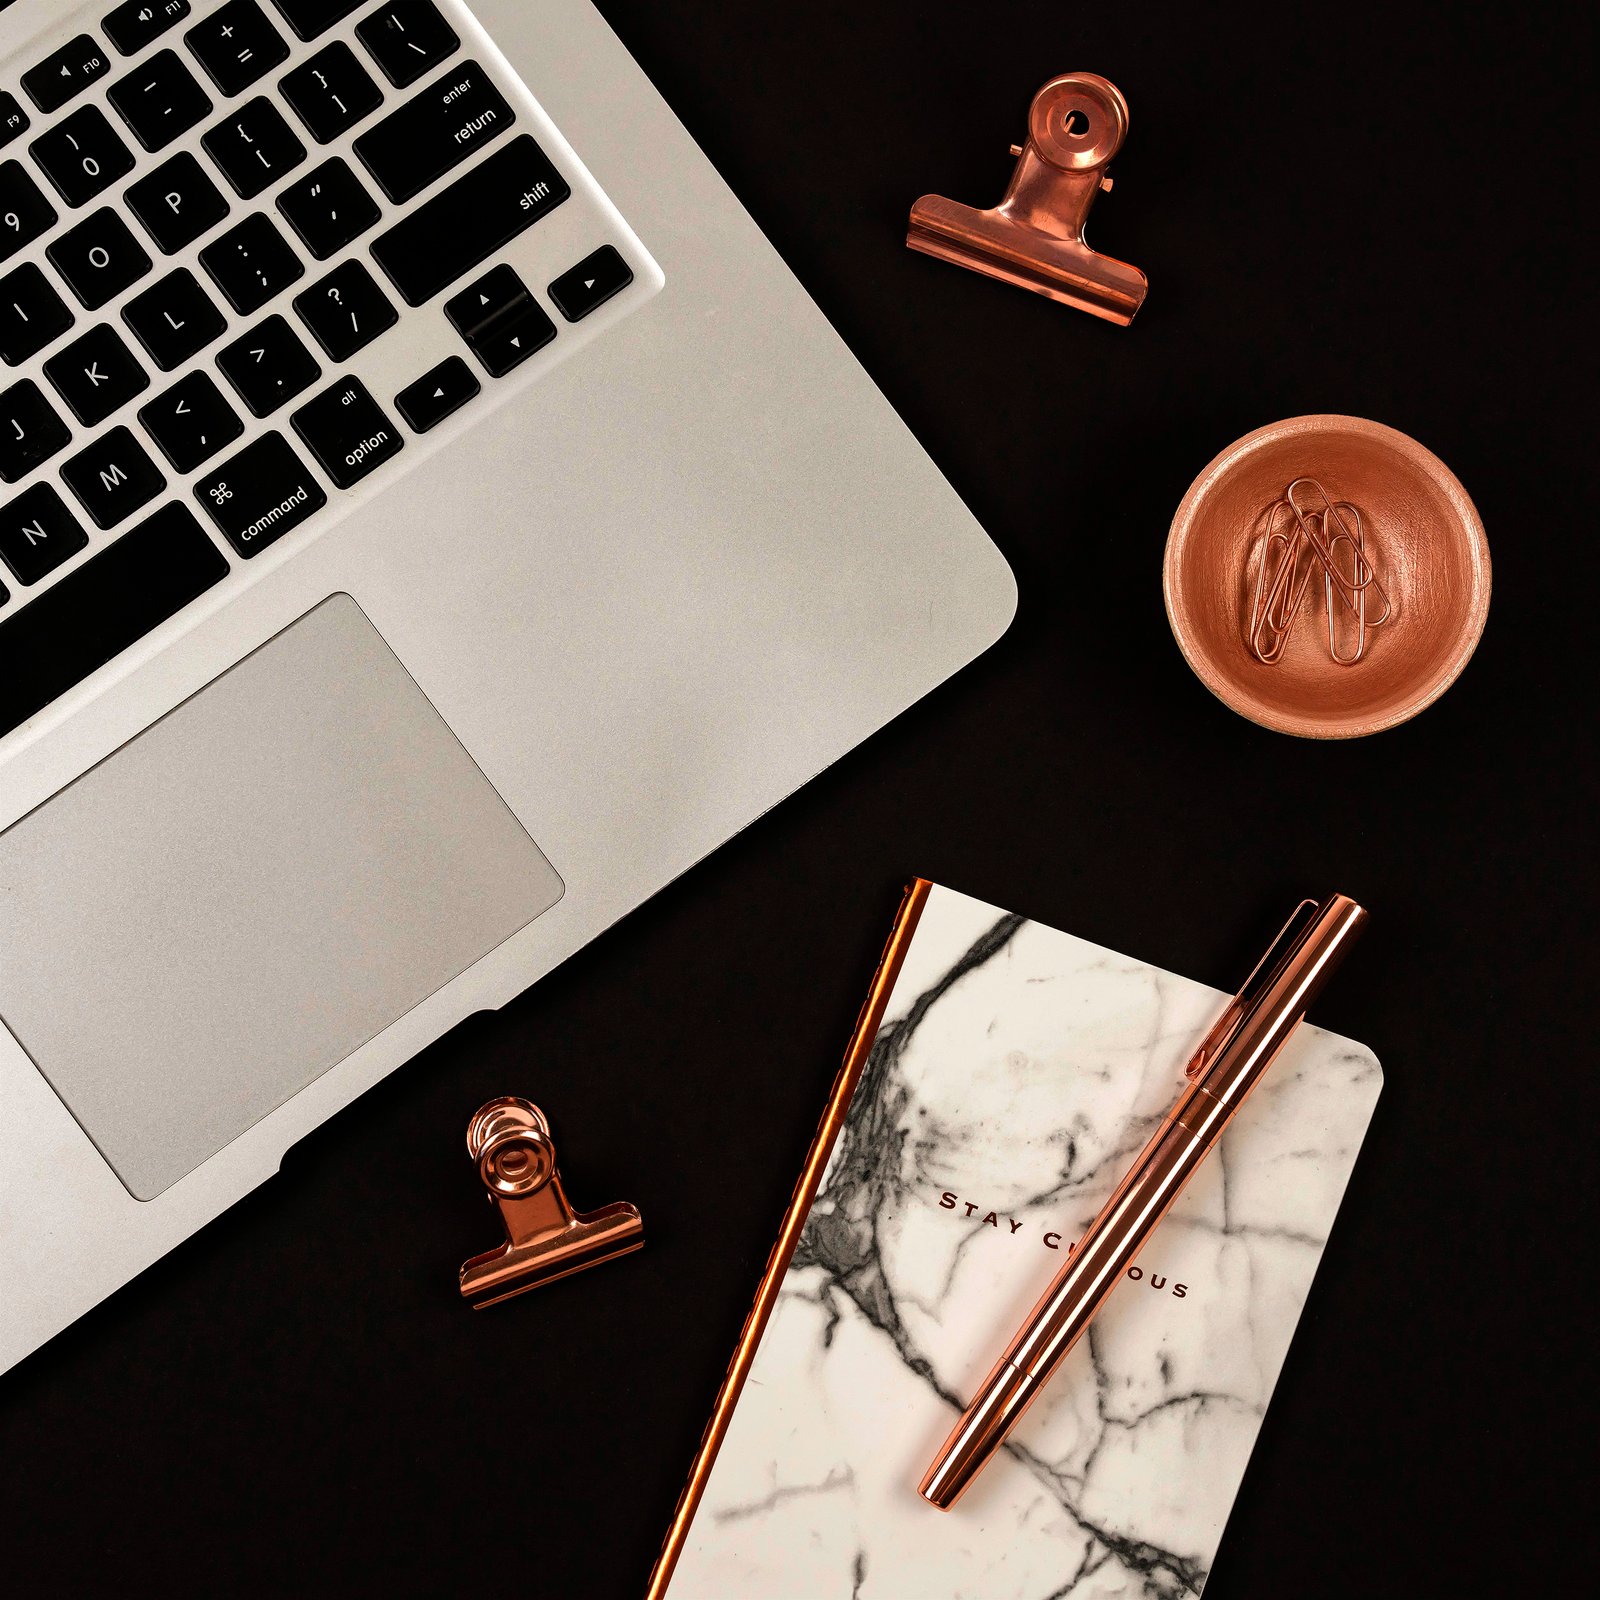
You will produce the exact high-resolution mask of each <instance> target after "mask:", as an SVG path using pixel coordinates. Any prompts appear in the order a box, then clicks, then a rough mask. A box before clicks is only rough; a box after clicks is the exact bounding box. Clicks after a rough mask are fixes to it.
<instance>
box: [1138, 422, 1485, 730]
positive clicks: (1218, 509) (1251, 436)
mask: <svg viewBox="0 0 1600 1600" xmlns="http://www.w3.org/2000/svg"><path fill="white" fill-rule="evenodd" d="M1301 478H1313V479H1315V480H1316V481H1317V483H1318V484H1319V485H1320V486H1322V488H1323V489H1324V491H1325V493H1326V494H1327V496H1328V498H1329V500H1330V502H1333V503H1336V504H1340V505H1348V506H1353V507H1359V508H1360V513H1361V518H1362V527H1363V531H1364V541H1365V546H1366V548H1367V549H1368V550H1370V551H1371V552H1373V553H1374V554H1373V559H1374V561H1375V563H1376V564H1377V566H1378V568H1379V570H1380V572H1381V577H1382V586H1383V589H1384V593H1385V600H1386V602H1387V606H1388V607H1389V610H1388V613H1387V616H1386V619H1385V622H1384V624H1383V626H1382V628H1381V629H1378V630H1376V631H1375V632H1373V633H1371V634H1370V635H1368V637H1367V639H1366V641H1365V647H1364V649H1363V650H1362V652H1361V655H1360V659H1359V660H1356V661H1354V662H1348V661H1346V662H1341V661H1339V660H1337V659H1335V656H1334V655H1333V654H1330V647H1329V635H1328V624H1327V619H1326V617H1325V616H1324V615H1323V613H1324V612H1325V609H1326V606H1327V604H1328V592H1327V590H1326V589H1325V588H1324V587H1323V586H1322V585H1318V584H1312V585H1311V586H1310V591H1311V592H1310V594H1309V595H1308V596H1307V597H1306V599H1305V602H1304V605H1303V607H1302V609H1301V612H1300V616H1299V623H1298V626H1295V627H1292V628H1290V629H1289V630H1288V631H1287V632H1286V636H1285V638H1284V640H1283V649H1282V653H1281V655H1279V656H1278V657H1277V658H1276V659H1275V660H1274V661H1273V662H1272V663H1270V664H1268V663H1263V662H1262V661H1259V660H1257V659H1256V658H1255V656H1254V654H1253V653H1252V651H1251V647H1250V640H1249V634H1250V621H1251V612H1252V600H1253V596H1254V593H1255V589H1256V582H1257V578H1258V575H1259V570H1260V569H1259V563H1260V560H1261V558H1262V556H1263V554H1265V553H1267V551H1268V549H1269V548H1270V547H1269V546H1268V544H1267V540H1266V535H1267V534H1268V533H1269V531H1270V530H1269V527H1268V523H1267V519H1268V518H1269V517H1270V515H1271V511H1272V508H1273V507H1274V506H1276V505H1278V504H1279V503H1281V502H1282V501H1283V499H1284V486H1285V485H1286V484H1291V483H1294V482H1295V481H1296V480H1298V479H1301ZM1163 587H1164V590H1165V593H1166V602H1167V617H1168V619H1169V621H1170V622H1171V624H1172V631H1173V634H1174V636H1175V637H1176V639H1177V641H1178V646H1179V648H1180V649H1181V650H1182V651H1183V654H1184V657H1185V659H1186V660H1187V661H1188V663H1189V665H1190V666H1191V667H1192V668H1193V669H1194V671H1195V673H1196V675H1197V676H1198V677H1199V679H1200V681H1201V682H1202V683H1204V684H1205V686H1206V687H1207V688H1208V689H1210V690H1211V692H1212V693H1213V694H1214V695H1216V696H1217V698H1218V699H1219V700H1221V701H1222V702H1223V703H1224V704H1225V705H1227V706H1229V707H1231V708H1232V709H1233V710H1234V711H1237V712H1238V713H1239V714H1240V715H1241V716H1244V717H1248V718H1250V720H1251V721H1253V722H1258V723H1260V724H1261V725H1262V726H1263V727H1266V728H1273V729H1276V730H1277V731H1278V732H1280V733H1292V734H1298V735H1300V736H1301V737H1303V738H1310V739H1352V738H1358V737H1360V736H1361V735H1363V734H1369V733H1377V732H1378V731H1380V730H1381V729H1383V728H1392V727H1394V726H1395V724H1397V723H1400V722H1404V721H1406V720H1407V719H1408V718H1410V717H1414V716H1415V715H1416V714H1417V713H1418V712H1419V711H1421V710H1423V709H1424V707H1426V706H1429V705H1431V704H1432V703H1433V702H1434V701H1435V700H1437V699H1438V698H1439V696H1440V695H1442V694H1443V693H1444V692H1445V690H1446V689H1448V688H1449V687H1450V685H1451V684H1452V683H1454V682H1455V680H1456V678H1457V677H1458V676H1459V675H1460V673H1461V670H1462V668H1463V667H1465V666H1466V664H1467V662H1468V660H1469V659H1470V658H1471V656H1472V652H1473V650H1474V649H1475V648H1476V647H1477V643H1478V639H1479V636H1480V635H1481V634H1482V632H1483V625H1484V621H1485V619H1486V618H1487V616H1488V612H1489V589H1490V573H1489V545H1488V541H1487V539H1486V538H1485V537H1484V531H1483V523H1482V521H1481V520H1480V518H1479V516H1478V512H1477V508H1476V507H1475V506H1474V505H1473V503H1472V501H1471V500H1470V499H1469V498H1468V496H1467V492H1466V490H1465V489H1463V488H1462V487H1461V484H1460V483H1459V482H1458V481H1457V480H1456V478H1455V475H1454V474H1453V473H1452V472H1451V471H1450V469H1449V468H1448V467H1446V466H1445V464H1444V463H1443V462H1442V461H1440V460H1439V458H1438V457H1437V456H1435V455H1434V454H1433V453H1432V452H1431V451H1428V450H1425V449H1424V448H1423V447H1422V446H1421V445H1420V444H1418V443H1417V441H1416V440H1415V439H1411V438H1408V437H1407V436H1406V435H1405V434H1403V433H1400V432H1398V431H1397V430H1396V429H1394V428H1386V427H1384V426H1383V424H1382V423H1378V422H1369V421H1367V420H1365V419H1364V418H1361V417H1341V416H1308V417H1291V418H1289V419H1288V420H1287V421H1285V422H1276V423H1273V424H1272V425H1271V426H1270V427H1266V428H1258V429H1257V430H1256V431H1255V432H1254V433H1248V434H1246V435H1245V436H1244V438H1242V439H1240V440H1238V441H1237V442H1235V443H1234V444H1231V445H1229V447H1228V448H1227V449H1226V450H1224V451H1223V452H1222V454H1221V455H1219V456H1218V457H1217V458H1216V459H1215V460H1214V461H1213V462H1212V463H1211V464H1210V465H1209V466H1208V467H1207V468H1206V469H1205V471H1204V472H1202V473H1201V474H1200V476H1199V477H1198V478H1196V479H1195V481H1194V483H1193V484H1191V485H1190V488H1189V492H1188V493H1187V494H1186V495H1185V496H1184V497H1183V503H1182V504H1181V505H1180V506H1179V507H1178V511H1177V514H1176V516H1174V517H1173V519H1172V529H1171V532H1170V533H1169V534H1168V536H1167V552H1166V561H1165V565H1164V570H1163ZM1313 612H1315V614H1313ZM1341 626H1342V627H1346V628H1348V626H1349V624H1348V619H1347V618H1346V619H1344V620H1342V621H1341ZM1368 626H1369V627H1371V626H1372V624H1371V621H1370V618H1369V620H1368ZM1349 637H1350V636H1349V635H1348V634H1347V635H1346V640H1347V642H1346V643H1345V644H1344V645H1342V646H1341V647H1340V650H1339V653H1340V654H1343V655H1349V654H1351V653H1352V651H1351V648H1350V645H1349V643H1348V639H1349Z"/></svg>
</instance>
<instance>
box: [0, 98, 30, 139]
mask: <svg viewBox="0 0 1600 1600" xmlns="http://www.w3.org/2000/svg"><path fill="white" fill-rule="evenodd" d="M28 127H29V122H28V113H27V112H26V111H24V110H23V109H22V106H21V104H20V103H19V101H18V100H17V97H16V96H15V95H14V94H11V93H9V92H7V91H6V90H4V89H0V150H3V149H4V148H5V147H6V146H7V145H8V144H10V143H11V141H12V140H13V139H15V138H16V137H17V136H18V135H19V134H24V133H26V132H27V131H28Z"/></svg>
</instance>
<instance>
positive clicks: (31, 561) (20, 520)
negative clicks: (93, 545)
mask: <svg viewBox="0 0 1600 1600" xmlns="http://www.w3.org/2000/svg"><path fill="white" fill-rule="evenodd" d="M88 543H89V536H88V535H87V534H86V533H85V532H84V531H83V529H82V528H81V527H79V525H78V519H77V518H76V517H74V516H73V514H72V513H71V512H70V511H68V510H67V508H66V504H65V502H64V501H63V500H62V498H61V496H60V495H58V494H57V493H56V491H55V489H54V488H53V487H52V486H51V485H50V484H48V483H36V484H34V486H33V487H32V488H31V489H27V490H24V491H23V493H21V494H19V495H18V496H17V498H16V499H15V500H12V501H10V502H9V503H8V504H7V505H6V507H5V509H4V510H3V511H0V556H4V557H5V562H6V565H7V566H8V567H10V568H11V571H12V572H13V574H14V575H15V576H16V580H17V582H18V583H37V582H38V581H39V580H40V579H41V578H43V577H45V576H46V575H47V574H49V573H52V572H54V571H55V570H56V568H57V567H59V566H60V565H61V563H62V562H63V561H68V560H70V559H71V558H72V557H73V556H75V555H77V553H78V552H79V551H80V550H82V549H83V548H84V546H85V545H87V544H88Z"/></svg>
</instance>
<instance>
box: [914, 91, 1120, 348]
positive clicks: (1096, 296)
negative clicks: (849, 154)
mask: <svg viewBox="0 0 1600 1600" xmlns="http://www.w3.org/2000/svg"><path fill="white" fill-rule="evenodd" d="M1127 135H1128V102H1127V101H1126V100H1124V99H1123V98H1122V94H1121V91H1120V90H1119V89H1118V88H1117V86H1116V85H1115V84H1113V83H1110V82H1108V81H1107V80H1106V79H1104V78H1102V77H1099V76H1097V75H1096V74H1095V73H1092V72H1068V73H1064V74H1063V75H1062V76H1061V77H1059V78H1052V79H1051V80H1050V81H1049V83H1047V84H1046V85H1045V86H1044V87H1043V88H1042V89H1041V90H1040V91H1039V92H1038V94H1036V95H1035V96H1034V97H1033V105H1032V106H1031V107H1030V108H1029V111H1028V139H1027V143H1026V144H1024V145H1021V146H1018V145H1013V146H1012V147H1011V152H1012V154H1013V155H1015V156H1016V157H1017V166H1016V171H1015V172H1013V173H1012V175H1011V184H1010V187H1009V188H1008V189H1007V190H1006V193H1005V198H1004V199H1003V200H1002V201H1001V202H1000V204H999V205H997V206H994V207H991V208H990V209H989V210H987V211H979V210H977V209H975V208H974V207H972V206H964V205H959V204H958V203H957V202H956V201H954V200H946V199H945V198H944V197H943V196H942V195H936V194H925V195H924V196H923V197H922V198H921V199H920V200H919V201H917V203H916V204H915V205H914V206H912V208H911V224H910V227H909V228H908V230H907V232H906V243H907V244H908V245H909V246H910V247H911V248H912V249H913V250H920V251H922V252H923V253H924V254H925V255H930V256H938V257H939V258H940V259H941V260H943V261H953V262H954V263H955V264H956V265H957V266H958V267H970V268H971V269H972V270H973V271H974V272H982V273H986V274H987V275H988V276H989V277H991V278H999V279H1000V280H1001V281H1002V282H1003V283H1014V284H1016V285H1017V286H1018V287H1019V288H1023V289H1031V290H1033V292H1034V293H1035V294H1042V295H1047V296H1049V298H1050V299H1052V300H1059V301H1060V302H1061V303H1062V304H1063V305H1069V306H1076V307H1077V308H1078V309H1079V310H1080V311H1087V312H1089V313H1090V314H1091V315H1093V316H1096V317H1104V318H1105V319H1106V320H1107V321H1108V322H1117V323H1121V324H1122V325H1123V326H1126V325H1127V324H1128V323H1130V322H1132V321H1133V314H1134V312H1136V311H1137V310H1138V309H1139V307H1140V306H1141V305H1142V304H1143V303H1144V297H1145V292H1146V290H1147V289H1148V288H1149V284H1148V282H1147V281H1146V279H1145V275H1144V274H1143V273H1142V272H1140V271H1139V269H1138V268H1137V267H1130V266H1129V265H1128V264H1127V262H1125V261H1118V260H1116V259H1115V258H1113V257H1111V256H1102V255H1097V254H1096V253H1095V252H1094V251H1093V250H1091V249H1090V248H1089V247H1088V245H1086V244H1085V243H1084V242H1083V226H1084V222H1085V221H1086V220H1087V218H1088V215H1089V207H1090V206H1091V205H1092V204H1093V203H1094V197H1095V196H1096V195H1097V194H1098V193H1099V192H1100V190H1101V189H1110V187H1111V179H1110V178H1109V177H1107V176H1106V168H1107V167H1108V166H1109V165H1110V163H1111V158H1112V157H1113V156H1114V155H1115V154H1116V153H1117V151H1118V150H1120V149H1121V148H1122V141H1123V140H1124V139H1125V138H1126V137H1127Z"/></svg>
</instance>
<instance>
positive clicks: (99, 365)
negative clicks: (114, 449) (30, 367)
mask: <svg viewBox="0 0 1600 1600" xmlns="http://www.w3.org/2000/svg"><path fill="white" fill-rule="evenodd" d="M44 375H45V377H47V378H48V379H49V380H50V381H51V383H53V384H54V385H55V386H56V388H57V390H58V391H59V392H60V394H61V398H62V399H63V400H65V401H66V402H67V404H68V405H69V406H70V407H71V408H72V414H73V416H75V417H76V418H77V419H78V421H79V422H81V423H83V425H84V426H85V427H89V428H92V427H93V426H94V425H95V423H97V422H104V421H105V420H106V418H107V417H109V416H110V415H111V413H112V412H113V411H115V410H117V409H118V407H120V406H122V405H124V404H125V403H126V402H127V401H129V400H131V399H132V398H133V397H134V396H135V395H136V394H143V393H144V391H145V390H146V389H148V388H149V387H150V379H149V378H148V376H146V374H145V370H144V368H143V367H141V366H140V365H139V363H138V362H137V361H135V360H134V359H133V356H132V355H131V354H130V352H129V350H128V347H127V345H125V344H124V343H123V342H122V340H121V339H119V338H118V337H117V335H116V333H115V331H114V330H113V329H112V328H110V327H109V326H108V325H107V324H106V323H103V322H102V323H101V324H100V326H99V327H98V328H91V329H90V330H89V331H88V332H87V333H86V334H84V335H83V336H82V337H81V338H78V339H74V340H73V341H72V343H71V344H69V345H68V346H67V347H66V349H64V350H61V351H58V352H57V353H56V354H55V355H53V356H51V358H50V359H49V360H48V361H47V362H45V364H44Z"/></svg>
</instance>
